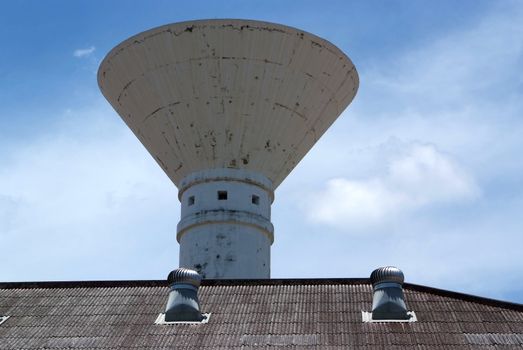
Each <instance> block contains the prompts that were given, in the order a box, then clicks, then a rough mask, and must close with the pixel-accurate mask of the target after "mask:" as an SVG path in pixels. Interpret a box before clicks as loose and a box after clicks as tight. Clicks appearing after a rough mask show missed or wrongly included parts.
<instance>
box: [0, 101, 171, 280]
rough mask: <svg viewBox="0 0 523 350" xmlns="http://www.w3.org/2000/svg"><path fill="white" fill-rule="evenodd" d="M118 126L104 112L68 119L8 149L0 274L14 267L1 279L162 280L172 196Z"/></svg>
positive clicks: (0, 185)
mask: <svg viewBox="0 0 523 350" xmlns="http://www.w3.org/2000/svg"><path fill="white" fill-rule="evenodd" d="M106 116H107V117H106ZM117 118H118V117H117V116H116V115H114V113H112V112H110V111H109V107H108V106H107V107H104V108H102V109H100V108H93V109H90V110H86V111H78V110H72V111H68V112H66V113H65V114H64V115H63V117H62V120H61V121H60V122H59V123H58V124H57V125H55V126H54V127H53V128H52V129H49V130H47V131H42V134H41V135H40V136H39V137H37V138H36V139H33V140H31V141H30V142H23V143H20V144H18V145H16V147H12V149H15V151H14V152H13V153H11V154H10V155H9V156H8V157H7V159H5V161H4V162H3V164H2V168H1V169H0V246H1V247H9V249H5V250H4V252H3V253H2V255H1V256H0V266H14V265H17V266H18V268H17V269H14V268H13V269H7V268H4V269H2V268H0V280H35V279H38V280H42V279H44V280H45V279H47V280H49V279H51V280H52V279H57V278H60V279H78V278H81V279H89V278H98V279H100V278H113V279H115V278H151V277H153V276H155V277H157V278H161V277H163V275H164V273H165V271H167V270H168V269H169V268H171V266H172V265H171V263H170V261H173V260H174V259H175V258H176V256H177V249H176V245H175V225H176V222H177V220H178V216H179V210H178V209H177V208H178V205H179V203H178V200H177V197H176V194H177V190H176V187H175V186H174V185H173V184H172V183H171V182H170V180H168V179H167V177H166V176H165V175H164V174H163V172H162V171H161V169H160V168H159V167H158V166H157V165H156V164H155V163H154V161H153V160H152V158H151V157H150V156H149V155H148V154H147V152H146V151H145V149H144V148H143V147H142V146H141V145H140V143H139V142H138V140H137V139H136V138H135V137H134V136H133V135H132V133H131V132H130V131H129V130H128V129H127V127H126V126H124V125H123V123H121V122H120V121H119V120H118V119H117ZM152 237H154V238H155V239H152ZM167 242H170V245H172V247H170V246H169V245H166V243H167ZM167 252H168V253H169V254H167ZM124 260H128V261H127V263H126V264H125V265H126V266H125V268H124V267H123V266H121V265H120V262H121V261H124ZM155 270H156V271H157V274H156V275H155V273H154V272H152V271H155ZM144 271H147V272H144ZM141 273H142V275H140V274H141Z"/></svg>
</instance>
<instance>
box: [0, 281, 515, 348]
mask: <svg viewBox="0 0 523 350" xmlns="http://www.w3.org/2000/svg"><path fill="white" fill-rule="evenodd" d="M404 291H405V298H406V301H407V305H408V308H409V310H413V311H415V312H416V315H417V322H412V323H364V322H362V316H361V312H362V311H370V309H371V303H372V285H371V283H370V281H369V280H368V279H305V280H296V279H289V280H204V281H202V286H201V287H200V292H199V297H200V303H201V307H202V311H203V312H211V313H212V317H211V318H210V321H209V322H208V323H206V324H200V325H172V326H171V325H169V326H167V325H156V324H154V322H155V320H156V318H157V316H158V314H159V313H160V312H162V311H163V310H164V307H165V303H166V300H167V295H168V292H169V289H168V287H167V283H166V282H165V281H106V282H90V281H83V282H43V283H42V282H41V283H38V282H36V283H1V284H0V315H7V316H10V318H9V319H7V320H6V321H5V322H4V323H3V324H1V325H0V349H38V348H40V349H42V348H46V349H58V348H68V349H86V348H90V349H96V348H98V349H99V348H104V349H107V348H110V349H133V348H141V349H171V348H173V347H175V348H177V349H178V348H194V349H196V348H209V349H210V348H212V349H217V348H223V349H225V348H227V349H231V348H232V349H234V348H238V349H239V348H256V349H258V348H269V347H270V348H278V347H284V346H285V347H294V348H306V347H309V348H326V349H346V348H349V347H350V348H367V349H449V348H452V349H476V348H478V347H479V346H485V349H498V348H499V349H520V348H521V347H522V345H523V342H522V341H523V336H522V334H523V305H520V304H512V303H506V302H501V301H497V300H491V299H485V298H480V297H475V296H471V295H465V294H460V293H454V292H449V291H443V290H439V289H434V288H429V287H424V286H417V285H413V284H409V283H405V284H404Z"/></svg>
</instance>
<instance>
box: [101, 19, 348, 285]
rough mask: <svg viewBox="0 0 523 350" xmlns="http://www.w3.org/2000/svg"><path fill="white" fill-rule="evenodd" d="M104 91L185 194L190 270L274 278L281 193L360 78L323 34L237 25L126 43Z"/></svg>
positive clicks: (223, 23)
mask: <svg viewBox="0 0 523 350" xmlns="http://www.w3.org/2000/svg"><path fill="white" fill-rule="evenodd" d="M98 84H99V86H100V88H101V90H102V93H103V95H104V96H105V97H106V98H107V100H108V101H109V102H110V103H111V105H112V106H113V107H114V109H115V110H116V111H117V112H118V113H119V115H120V116H121V117H122V118H123V120H124V121H125V123H126V124H127V125H128V126H129V128H130V129H131V130H132V131H133V132H134V134H135V135H136V137H138V139H139V140H140V141H141V142H142V144H143V145H144V146H145V147H146V148H147V150H148V151H149V153H150V154H151V155H152V156H153V157H154V159H155V160H156V162H157V163H158V164H159V165H160V166H161V167H162V169H163V170H164V171H165V173H166V174H167V176H169V178H170V179H171V180H172V181H173V182H174V184H175V185H176V186H177V187H178V190H179V192H178V198H179V199H180V202H181V219H180V222H179V223H178V227H177V240H178V242H179V243H180V262H179V263H180V266H182V267H188V268H192V269H196V270H197V271H198V272H200V273H201V274H202V275H203V276H204V277H205V278H269V277H270V246H271V244H272V243H273V240H274V229H273V225H272V223H271V220H270V217H271V204H272V202H273V200H274V190H275V189H276V188H277V187H278V185H279V184H280V183H281V182H282V181H283V180H284V179H285V177H287V175H288V174H289V173H290V172H291V171H292V169H293V168H294V167H295V166H296V164H298V162H299V161H300V160H301V159H302V158H303V157H304V156H305V154H306V153H307V152H308V151H309V149H310V148H311V147H312V146H313V145H314V144H315V143H316V141H318V139H319V138H320V137H321V135H323V133H324V132H325V131H326V130H327V129H328V128H329V126H330V125H331V124H332V123H333V122H334V120H336V118H337V117H338V116H339V115H340V114H341V113H342V112H343V110H344V109H345V108H346V107H347V106H348V105H349V103H350V102H351V101H352V99H353V98H354V95H355V94H356V91H357V89H358V74H357V72H356V69H355V68H354V65H353V64H352V62H351V61H350V59H349V58H348V57H347V56H346V55H345V54H344V53H343V52H342V51H340V50H339V49H338V48H337V47H336V46H334V45H332V44H331V43H330V42H328V41H326V40H324V39H321V38H319V37H317V36H315V35H312V34H310V33H306V32H304V31H302V30H299V29H295V28H290V27H286V26H282V25H279V24H274V23H266V22H259V21H251V20H229V19H227V20H201V21H190V22H183V23H174V24H169V25H165V26H162V27H158V28H154V29H151V30H148V31H146V32H143V33H140V34H137V35H135V36H133V37H131V38H129V39H127V40H125V41H124V42H122V43H121V44H119V45H118V46H116V47H115V48H114V49H112V50H111V52H109V54H108V55H107V56H106V57H105V59H104V60H103V62H102V64H101V65H100V69H99V71H98Z"/></svg>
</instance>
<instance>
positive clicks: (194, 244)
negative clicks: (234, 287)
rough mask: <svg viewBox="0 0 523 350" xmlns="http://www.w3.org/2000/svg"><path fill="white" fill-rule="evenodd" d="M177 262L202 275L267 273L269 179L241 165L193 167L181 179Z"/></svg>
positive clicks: (271, 197) (260, 275)
mask: <svg viewBox="0 0 523 350" xmlns="http://www.w3.org/2000/svg"><path fill="white" fill-rule="evenodd" d="M179 188H180V189H179V193H178V198H179V199H180V202H181V219H180V222H179V223H178V228H177V240H178V242H179V243H180V266H181V267H187V268H191V269H195V270H197V271H198V273H200V274H201V275H202V276H203V277H204V278H270V246H271V244H272V242H273V240H274V236H273V232H274V229H273V226H272V224H271V221H270V218H271V204H272V201H273V200H274V192H273V185H272V182H271V181H270V180H269V179H267V178H266V177H265V176H263V175H262V174H259V173H255V172H252V171H247V170H242V169H210V170H204V171H199V172H194V173H192V174H189V175H188V176H186V177H185V178H184V179H183V180H182V181H181V183H180V187H179Z"/></svg>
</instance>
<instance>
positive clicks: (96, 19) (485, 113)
mask: <svg viewBox="0 0 523 350" xmlns="http://www.w3.org/2000/svg"><path fill="white" fill-rule="evenodd" d="M2 5H3V11H2V12H0V32H1V33H2V34H3V36H2V37H3V39H4V41H3V44H2V53H1V55H0V248H1V251H2V254H1V255H0V280H1V281H27V280H84V279H161V278H165V276H166V274H167V273H168V272H169V271H170V270H171V269H172V268H174V267H177V261H178V245H177V243H176V239H175V231H176V224H177V222H178V220H179V202H178V200H177V191H176V188H175V187H174V185H173V184H172V183H171V182H170V181H169V179H168V178H167V176H165V175H164V174H163V172H162V171H161V169H160V168H159V167H158V166H157V164H156V163H155V162H154V161H153V159H152V158H151V157H150V156H149V154H148V153H147V152H146V151H145V149H144V148H143V147H142V146H141V144H140V143H139V141H138V140H137V139H136V138H135V137H134V136H133V135H132V133H131V132H130V131H129V130H128V129H127V127H126V126H125V125H124V123H123V122H122V121H121V120H120V118H119V117H118V116H117V114H116V113H115V112H114V111H113V110H112V109H111V108H110V106H109V104H108V103H107V102H106V101H105V100H104V99H103V97H102V96H101V94H100V92H99V90H98V87H97V83H96V71H97V68H98V65H99V63H100V61H101V60H102V59H103V57H104V55H105V54H106V53H107V52H108V51H109V50H110V49H111V48H112V47H114V46H115V45H116V44H118V43H119V42H120V41H122V40H124V39H126V38H127V37H129V36H131V35H133V34H136V33H138V32H140V31H143V30H146V29H149V28H152V27H155V26H158V25H162V24H166V23H171V22H178V21H185V20H190V19H202V18H249V19H258V20H266V21H271V22H277V23H281V24H285V25H290V26H294V27H298V28H300V29H303V30H306V31H309V32H311V33H314V34H316V35H319V36H321V37H323V38H325V39H328V40H329V41H331V42H332V43H334V44H335V45H337V46H338V47H340V48H341V49H342V50H343V51H345V52H346V53H347V54H348V55H349V57H351V59H352V60H353V62H354V63H355V65H356V67H357V69H358V72H359V74H360V80H361V83H360V89H359V92H358V95H357V96H356V98H355V100H354V102H353V104H352V105H351V106H350V107H349V108H348V109H347V110H346V111H345V112H344V113H343V114H342V116H341V117H340V118H339V119H338V121H336V123H334V125H333V126H332V128H331V129H329V131H328V132H327V133H326V134H325V135H324V137H323V138H322V139H321V140H320V141H319V142H318V143H317V144H316V146H315V147H314V148H313V149H312V150H311V152H310V153H309V154H308V155H307V156H306V157H305V158H304V160H303V161H302V162H301V163H300V164H299V165H298V166H297V168H296V169H295V170H294V171H293V172H292V173H291V174H290V175H289V177H288V178H287V179H286V180H285V181H284V182H283V184H282V185H281V186H280V187H279V188H278V190H277V191H276V200H275V202H274V204H273V210H272V212H273V223H274V225H275V243H274V245H273V246H272V276H273V277H288V278H292V277H365V276H368V275H369V274H370V272H371V271H372V270H373V269H374V268H376V267H378V266H381V265H389V264H390V265H396V266H398V267H400V268H401V269H403V271H404V272H405V275H406V280H407V281H408V282H412V283H418V284H424V285H429V286H433V287H439V288H444V289H451V290H455V291H461V292H465V293H472V294H478V295H482V296H487V297H493V298H499V299H505V300H511V301H516V302H519V303H522V302H523V285H522V283H521V281H522V280H523V259H521V250H522V247H523V234H522V233H523V232H522V231H523V215H522V214H521V213H522V212H523V176H522V174H523V157H522V155H521V153H522V151H523V137H522V135H523V98H522V97H523V76H522V75H521V72H522V71H523V39H522V38H523V3H522V2H520V1H497V2H494V1H460V2H456V1H438V2H435V1H351V2H350V1H322V2H320V1H301V2H299V5H298V2H294V1H287V2H285V1H228V2H218V1H200V2H195V3H194V4H189V2H174V1H155V2H151V1H52V0H49V1H45V2H43V1H16V2H5V3H3V4H2Z"/></svg>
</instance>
